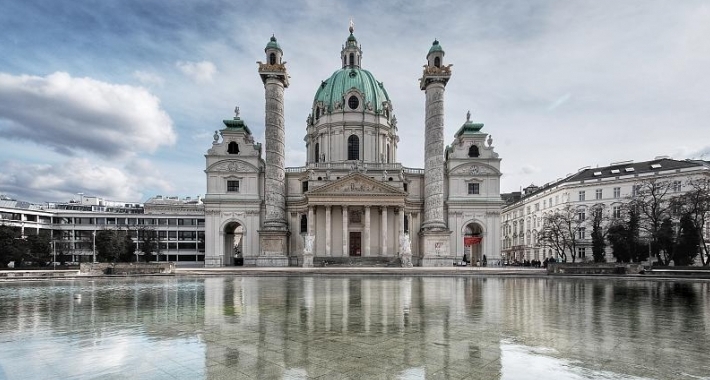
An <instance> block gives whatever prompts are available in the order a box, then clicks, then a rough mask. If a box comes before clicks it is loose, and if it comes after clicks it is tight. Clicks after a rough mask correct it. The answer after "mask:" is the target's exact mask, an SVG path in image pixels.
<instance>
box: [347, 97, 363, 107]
mask: <svg viewBox="0 0 710 380" xmlns="http://www.w3.org/2000/svg"><path fill="white" fill-rule="evenodd" d="M359 105H360V100H359V99H358V98H357V96H355V95H352V96H350V97H349V98H348V107H350V109H351V110H356V109H357V107H358V106H359Z"/></svg>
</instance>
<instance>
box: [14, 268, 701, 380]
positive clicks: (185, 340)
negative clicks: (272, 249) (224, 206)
mask: <svg viewBox="0 0 710 380" xmlns="http://www.w3.org/2000/svg"><path fill="white" fill-rule="evenodd" d="M0 310H1V312H0V379H309V378H319V379H340V378H342V379H346V378H353V379H363V378H374V379H377V378H381V379H538V378H539V379H698V378H700V379H710V360H708V357H710V333H709V331H710V283H707V282H647V281H618V280H608V279H601V280H589V279H559V278H555V279H549V278H506V277H490V278H485V277H411V278H410V277H396V278H383V277H285V278H281V277H208V278H191V277H153V278H150V277H141V278H110V279H93V280H88V279H87V280H55V281H43V282H4V283H0Z"/></svg>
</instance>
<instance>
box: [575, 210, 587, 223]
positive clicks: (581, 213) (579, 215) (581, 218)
mask: <svg viewBox="0 0 710 380" xmlns="http://www.w3.org/2000/svg"><path fill="white" fill-rule="evenodd" d="M585 219H587V213H586V212H585V211H584V210H579V211H577V220H578V221H579V222H584V220H585Z"/></svg>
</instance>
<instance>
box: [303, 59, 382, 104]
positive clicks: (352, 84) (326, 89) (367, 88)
mask: <svg viewBox="0 0 710 380" xmlns="http://www.w3.org/2000/svg"><path fill="white" fill-rule="evenodd" d="M350 91H357V92H358V93H359V95H360V97H361V98H360V99H358V102H362V103H361V104H360V103H358V104H359V105H360V109H368V108H367V105H368V103H369V104H370V105H371V107H372V111H373V112H375V113H378V114H381V113H383V111H384V110H385V107H384V106H383V103H384V102H389V100H390V98H389V95H387V91H386V90H385V87H384V85H382V82H378V81H377V80H376V79H375V77H374V76H373V75H372V73H370V72H369V71H367V70H364V69H361V68H357V67H344V68H342V69H340V70H337V71H336V72H334V73H333V75H331V76H330V78H328V79H326V80H324V81H323V82H322V83H321V85H320V87H319V88H318V91H316V96H315V98H314V105H315V104H318V103H322V105H323V107H324V108H325V109H326V110H327V111H328V112H332V111H333V110H335V109H338V108H343V109H348V105H349V104H348V102H349V100H348V99H345V95H346V94H347V93H348V92H350ZM351 108H352V107H351ZM355 108H358V107H357V106H356V107H355Z"/></svg>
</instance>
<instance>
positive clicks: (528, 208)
mask: <svg viewBox="0 0 710 380" xmlns="http://www.w3.org/2000/svg"><path fill="white" fill-rule="evenodd" d="M527 210H528V215H530V206H528V207H527Z"/></svg>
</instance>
